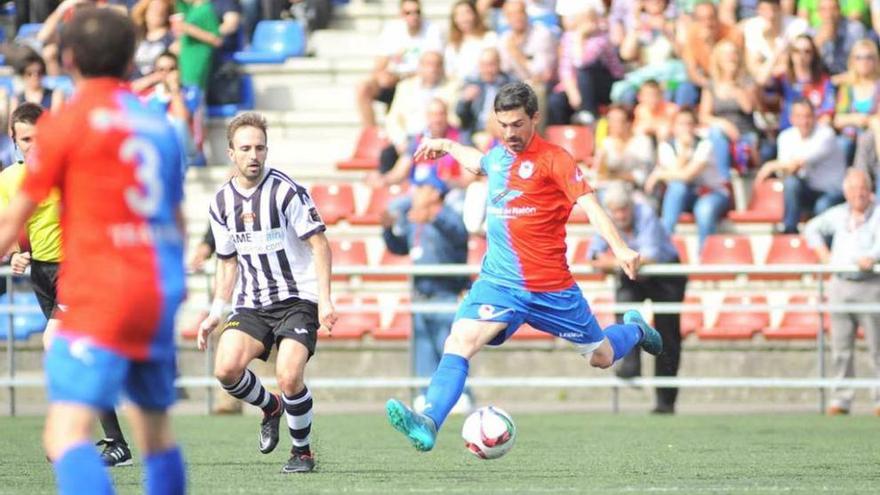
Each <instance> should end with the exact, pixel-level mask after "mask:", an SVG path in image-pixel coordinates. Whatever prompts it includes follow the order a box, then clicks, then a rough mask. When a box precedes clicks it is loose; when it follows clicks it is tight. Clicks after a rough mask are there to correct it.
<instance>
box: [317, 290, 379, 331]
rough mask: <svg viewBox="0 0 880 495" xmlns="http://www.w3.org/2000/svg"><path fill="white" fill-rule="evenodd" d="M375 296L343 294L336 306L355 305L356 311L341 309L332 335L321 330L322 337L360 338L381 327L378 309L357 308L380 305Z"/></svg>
mask: <svg viewBox="0 0 880 495" xmlns="http://www.w3.org/2000/svg"><path fill="white" fill-rule="evenodd" d="M378 305H379V301H378V299H376V298H375V297H359V298H355V297H353V296H342V297H340V298H339V299H337V300H336V307H337V308H339V307H340V306H355V309H354V311H339V319H338V320H337V321H336V325H334V326H333V333H332V337H328V336H327V334H326V333H324V332H321V333H319V334H318V335H319V336H320V337H321V338H324V339H327V338H331V339H335V340H360V339H361V338H363V336H364V335H366V334H368V333H370V332H372V331H374V330H376V329H378V328H379V311H378V310H376V309H357V306H374V307H376V306H378Z"/></svg>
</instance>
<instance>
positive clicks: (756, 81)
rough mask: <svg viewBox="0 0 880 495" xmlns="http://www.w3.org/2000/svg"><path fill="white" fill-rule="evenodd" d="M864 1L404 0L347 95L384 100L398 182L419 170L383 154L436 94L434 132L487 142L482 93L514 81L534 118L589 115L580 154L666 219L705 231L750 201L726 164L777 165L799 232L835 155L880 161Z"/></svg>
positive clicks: (560, 121)
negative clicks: (439, 8)
mask: <svg viewBox="0 0 880 495" xmlns="http://www.w3.org/2000/svg"><path fill="white" fill-rule="evenodd" d="M869 3H870V2H838V1H837V0H750V1H748V0H740V1H737V0H716V1H713V0H697V1H675V2H673V1H669V0H610V1H607V0H604V1H603V0H582V1H569V0H556V1H553V0H503V1H488V0H486V1H476V2H473V1H468V0H459V1H456V2H454V3H452V4H451V6H450V11H449V23H448V26H441V25H439V24H441V23H432V22H431V21H430V20H428V19H425V18H424V16H423V15H422V5H421V3H420V2H419V1H418V0H401V2H400V4H399V5H400V11H399V12H400V17H399V18H398V19H394V20H390V21H387V22H386V24H385V28H384V31H383V33H382V51H381V53H380V54H378V56H377V58H376V64H375V70H374V71H373V72H372V73H371V74H370V76H369V77H368V78H367V79H366V80H365V81H363V82H362V83H361V84H360V85H359V87H358V92H357V97H358V102H359V105H358V108H359V110H360V114H361V121H362V124H363V125H364V126H375V125H376V123H377V119H376V116H375V113H374V112H375V110H374V101H375V100H379V101H382V102H385V103H386V104H388V106H389V107H390V113H389V115H388V116H387V117H386V119H385V127H386V131H387V134H388V136H389V137H390V138H391V142H392V145H391V146H389V148H388V149H386V150H385V151H384V152H383V153H382V160H381V164H382V166H381V167H380V173H381V174H385V173H389V171H392V172H390V174H391V175H390V176H389V177H388V178H389V179H393V180H392V181H393V182H399V181H400V180H402V179H403V178H405V175H404V174H405V173H406V172H411V170H413V167H412V165H413V164H411V163H409V160H407V163H406V167H395V166H394V164H395V163H396V162H397V160H398V158H399V157H400V156H402V155H401V153H402V152H403V151H404V150H406V149H411V147H412V143H413V142H415V141H416V140H418V139H420V138H421V137H422V136H424V135H437V133H436V131H432V130H431V129H428V128H427V127H426V125H425V118H424V116H425V115H428V112H429V107H430V106H432V105H438V102H437V100H438V99H441V100H443V101H444V102H445V107H446V109H447V115H448V121H447V122H445V123H444V127H443V132H444V133H445V135H457V136H458V139H459V140H460V141H461V142H463V143H465V144H473V145H475V146H477V147H480V148H482V149H486V148H488V147H489V146H491V145H492V144H494V143H495V142H497V141H495V138H494V135H493V120H492V110H491V105H490V101H491V99H492V97H493V95H494V94H495V92H496V91H497V89H498V88H499V87H500V86H501V85H503V84H504V83H506V82H508V81H516V80H520V81H526V82H528V83H529V84H530V85H532V86H533V87H534V88H535V90H536V92H537V93H538V95H539V97H540V100H541V103H540V106H541V115H542V119H543V122H542V124H543V125H545V126H546V125H551V126H555V125H587V126H591V127H590V130H591V132H595V138H596V139H595V145H594V153H595V154H594V156H593V157H592V159H591V160H588V162H589V163H585V164H584V165H585V166H588V167H591V168H593V170H594V172H595V174H596V175H595V177H596V182H597V185H598V187H599V189H600V193H601V190H602V186H603V184H604V183H607V182H610V181H624V182H626V183H628V184H629V187H630V188H631V191H632V192H633V193H634V196H635V197H636V198H637V199H638V200H639V201H641V202H644V203H646V204H648V205H650V206H652V207H653V208H654V209H655V210H656V211H657V212H658V214H659V215H660V217H661V219H662V223H663V225H664V226H665V227H666V228H667V229H668V230H669V231H670V232H671V233H674V232H675V229H676V226H677V225H678V223H679V216H680V214H681V213H685V212H691V213H693V214H694V219H695V221H696V223H697V228H698V232H699V237H700V242H701V243H702V241H703V240H704V239H705V237H706V236H707V235H709V234H711V233H714V232H716V231H717V229H718V227H719V223H720V222H721V221H722V219H723V218H724V217H725V215H726V213H727V212H728V211H729V210H731V209H733V208H735V207H737V206H739V207H741V208H742V207H744V206H745V204H746V203H745V202H747V201H748V198H747V194H743V195H741V196H740V197H737V199H738V201H739V202H740V204H739V205H737V203H736V201H735V200H734V193H733V191H734V190H735V188H734V187H733V185H732V182H733V181H734V180H736V179H738V178H741V179H743V181H742V183H743V184H745V185H746V187H745V188H741V189H740V190H745V191H747V190H748V184H750V183H752V182H753V181H765V180H776V179H778V180H781V181H782V182H783V184H784V188H785V194H784V209H785V216H784V221H783V222H782V223H781V224H780V225H779V226H778V229H779V231H780V232H786V233H796V232H797V231H798V228H799V224H800V222H801V221H802V220H803V219H804V217H810V216H813V215H815V214H818V213H821V212H822V211H823V210H825V209H827V208H829V207H831V206H834V205H835V204H838V203H840V202H842V201H843V195H842V190H841V183H842V177H843V174H844V172H845V170H846V169H847V167H850V166H853V165H855V166H856V167H858V168H861V169H863V170H865V171H866V172H868V174H869V176H870V177H872V178H874V179H876V178H877V177H876V175H877V172H878V169H880V162H878V149H880V148H878V145H880V116H878V114H877V110H878V109H877V102H878V101H880V95H878V94H877V91H878V90H880V59H878V48H877V43H878V41H880V34H878V33H880V31H878V29H880V22H878V21H880V2H873V3H870V5H869ZM872 7H874V8H873V9H872ZM444 28H445V29H444ZM425 64H429V65H431V66H432V67H433V74H434V77H432V78H431V79H430V80H429V83H430V84H426V83H425V75H424V70H423V66H424V65H425ZM441 67H442V68H441ZM441 74H442V75H441ZM407 158H408V157H407ZM428 165H430V164H428ZM445 166H446V167H447V168H448V164H446V165H445ZM373 179H374V182H373V183H374V184H379V183H380V182H375V181H378V180H379V179H380V177H378V178H377V176H375V175H374V176H373ZM456 180H457V181H458V183H457V184H455V185H454V186H467V182H468V181H469V180H473V178H465V180H461V178H460V177H458V176H456ZM875 183H876V180H875ZM454 186H453V187H454Z"/></svg>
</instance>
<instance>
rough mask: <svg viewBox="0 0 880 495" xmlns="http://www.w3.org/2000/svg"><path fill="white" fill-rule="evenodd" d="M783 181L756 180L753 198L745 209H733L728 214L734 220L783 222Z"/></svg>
mask: <svg viewBox="0 0 880 495" xmlns="http://www.w3.org/2000/svg"><path fill="white" fill-rule="evenodd" d="M783 209H784V206H783V199H782V181H780V180H775V179H774V180H765V181H763V182H756V183H755V186H754V188H753V189H752V198H751V199H750V200H749V206H748V208H746V210H745V211H731V212H728V213H727V216H728V217H729V218H730V219H731V220H732V221H734V222H772V223H776V222H781V221H782V213H783Z"/></svg>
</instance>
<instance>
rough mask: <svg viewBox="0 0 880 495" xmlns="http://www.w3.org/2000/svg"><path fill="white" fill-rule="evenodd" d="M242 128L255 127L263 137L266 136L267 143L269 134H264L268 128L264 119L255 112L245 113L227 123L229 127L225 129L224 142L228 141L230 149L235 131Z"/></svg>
mask: <svg viewBox="0 0 880 495" xmlns="http://www.w3.org/2000/svg"><path fill="white" fill-rule="evenodd" d="M242 127H256V128H257V129H259V130H261V131H263V136H266V140H267V141H268V140H269V134H268V133H267V132H266V128H267V127H268V124H266V117H263V116H262V115H260V114H258V113H257V112H245V113H242V114H239V115H238V116H237V117H235V118H234V119H232V122H230V123H229V127H227V128H226V140H227V141H229V147H230V148H232V137H233V136H235V131H237V130H239V129H241V128H242Z"/></svg>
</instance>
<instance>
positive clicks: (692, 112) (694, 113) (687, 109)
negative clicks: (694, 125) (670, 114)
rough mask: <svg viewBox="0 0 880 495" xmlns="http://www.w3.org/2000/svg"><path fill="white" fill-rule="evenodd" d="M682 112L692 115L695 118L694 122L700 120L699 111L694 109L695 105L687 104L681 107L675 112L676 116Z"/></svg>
mask: <svg viewBox="0 0 880 495" xmlns="http://www.w3.org/2000/svg"><path fill="white" fill-rule="evenodd" d="M682 114H684V115H690V116H691V118H692V119H694V122H697V121H699V118H697V111H696V110H695V109H694V107H691V106H687V105H686V106H683V107H679V109H678V111H677V112H676V113H675V118H678V116H679V115H682Z"/></svg>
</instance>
